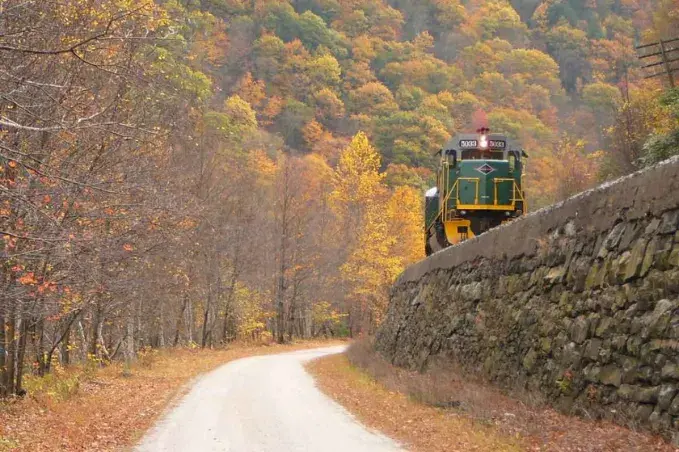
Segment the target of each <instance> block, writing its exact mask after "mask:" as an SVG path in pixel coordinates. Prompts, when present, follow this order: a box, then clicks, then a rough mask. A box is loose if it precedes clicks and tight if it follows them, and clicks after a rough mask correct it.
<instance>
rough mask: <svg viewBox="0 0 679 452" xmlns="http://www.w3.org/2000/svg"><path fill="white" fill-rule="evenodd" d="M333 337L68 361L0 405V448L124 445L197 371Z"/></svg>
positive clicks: (320, 343)
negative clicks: (89, 364) (100, 361)
mask: <svg viewBox="0 0 679 452" xmlns="http://www.w3.org/2000/svg"><path fill="white" fill-rule="evenodd" d="M337 343H339V342H335V341H333V342H330V341H309V342H300V343H293V344H289V345H270V346H248V345H243V344H237V345H233V346H231V347H229V348H228V349H226V350H199V349H195V350H190V349H176V350H166V351H161V352H158V351H156V352H150V353H147V354H146V355H143V356H142V357H141V358H140V359H139V361H138V362H137V363H136V364H135V365H134V366H133V367H132V368H131V369H124V368H123V366H122V365H121V364H117V363H116V364H112V365H111V366H108V367H105V368H101V369H92V368H90V369H87V368H83V367H75V366H74V367H73V368H69V369H65V370H57V371H56V372H55V373H54V374H52V375H50V376H48V377H46V378H40V379H39V378H28V379H27V384H26V387H27V389H28V391H29V395H28V396H27V397H26V398H24V399H20V400H14V401H10V402H3V403H0V451H5V450H17V451H22V450H26V451H28V450H30V451H46V450H50V451H53V450H69V451H71V450H77V451H89V450H91V451H95V450H96V451H109V450H120V449H124V448H126V447H129V446H131V445H133V444H134V443H135V442H136V441H138V440H139V439H140V438H141V436H142V435H143V434H144V432H146V430H148V428H150V427H151V426H152V425H153V423H154V422H155V420H156V419H157V418H158V416H159V415H160V414H162V413H163V412H164V410H165V409H166V408H167V407H168V405H169V404H170V403H171V402H172V401H173V400H174V399H175V398H176V397H177V396H178V395H180V394H181V391H182V390H183V389H185V388H187V383H189V382H190V381H191V380H192V379H193V378H195V377H197V376H198V375H200V374H203V373H205V372H208V371H210V370H213V369H215V368H216V367H219V366H220V365H222V364H224V363H227V362H229V361H233V360H235V359H239V358H244V357H248V356H255V355H266V354H274V353H283V352H288V351H294V350H301V349H308V348H316V347H324V346H330V345H335V344H337Z"/></svg>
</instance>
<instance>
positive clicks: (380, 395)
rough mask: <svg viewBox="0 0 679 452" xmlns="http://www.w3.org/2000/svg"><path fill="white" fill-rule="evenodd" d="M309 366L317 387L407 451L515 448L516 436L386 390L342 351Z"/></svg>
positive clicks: (464, 450) (516, 449) (518, 445)
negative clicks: (354, 364) (359, 368)
mask: <svg viewBox="0 0 679 452" xmlns="http://www.w3.org/2000/svg"><path fill="white" fill-rule="evenodd" d="M307 368H308V370H309V371H310V372H311V373H312V374H313V375H314V376H315V377H316V381H317V383H318V385H319V386H320V388H321V389H322V390H323V391H324V392H326V393H327V394H329V395H330V396H331V397H333V398H334V399H335V400H337V401H338V402H339V403H340V404H342V405H344V406H345V407H346V408H347V409H348V410H349V411H351V412H352V413H354V414H355V415H356V416H357V417H358V419H359V420H360V421H361V422H363V423H364V424H366V425H367V426H369V427H371V428H375V429H377V430H380V431H381V432H383V433H384V434H386V435H387V436H390V437H392V438H394V439H395V440H397V441H399V442H401V443H402V444H404V445H405V446H406V447H407V448H408V449H409V450H412V451H422V452H425V451H426V452H437V451H441V452H443V451H446V452H453V451H460V452H466V451H494V452H495V451H518V450H521V443H520V441H518V440H517V439H516V438H511V437H508V436H504V435H501V434H498V432H497V431H496V430H495V429H493V428H491V427H490V426H488V425H483V424H482V423H478V422H474V421H473V420H471V419H469V418H467V417H465V416H461V415H458V414H457V413H453V412H447V411H445V410H442V409H438V408H434V407H431V406H427V405H424V404H421V403H418V402H416V401H414V400H413V399H411V398H409V397H408V396H406V395H405V394H403V393H401V392H397V391H393V390H389V389H387V388H386V387H385V386H384V385H382V384H380V383H378V382H376V381H375V380H373V379H372V378H370V377H368V376H367V375H366V374H365V373H363V372H361V371H360V370H358V369H357V368H356V367H354V366H352V365H351V364H350V363H349V360H348V359H347V356H346V355H333V356H330V357H327V358H321V359H318V360H315V361H312V362H311V363H309V364H308V365H307Z"/></svg>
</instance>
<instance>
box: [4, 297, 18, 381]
mask: <svg viewBox="0 0 679 452" xmlns="http://www.w3.org/2000/svg"><path fill="white" fill-rule="evenodd" d="M16 318H17V316H16V302H15V305H14V309H12V311H10V317H9V322H7V373H6V375H5V387H6V388H7V394H14V375H15V373H14V372H15V368H16V352H17V350H16V349H17V344H16V326H17V325H16Z"/></svg>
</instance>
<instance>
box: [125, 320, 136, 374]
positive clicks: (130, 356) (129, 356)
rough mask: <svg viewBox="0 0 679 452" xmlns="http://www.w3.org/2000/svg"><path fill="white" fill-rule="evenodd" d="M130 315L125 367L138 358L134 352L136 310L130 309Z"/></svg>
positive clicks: (126, 333)
mask: <svg viewBox="0 0 679 452" xmlns="http://www.w3.org/2000/svg"><path fill="white" fill-rule="evenodd" d="M130 311H131V312H130V313H129V314H128V316H127V325H126V327H127V328H126V332H125V345H124V355H125V365H126V366H130V365H131V364H132V362H133V361H134V360H135V358H136V354H135V350H134V320H135V318H134V308H132V307H130Z"/></svg>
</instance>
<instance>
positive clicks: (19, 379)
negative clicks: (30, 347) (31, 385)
mask: <svg viewBox="0 0 679 452" xmlns="http://www.w3.org/2000/svg"><path fill="white" fill-rule="evenodd" d="M20 322H21V323H20V327H19V348H18V350H17V364H16V367H17V370H16V382H15V384H14V393H15V394H21V392H22V389H23V388H22V387H21V386H22V383H23V377H24V357H25V356H26V339H27V337H28V319H22V320H21V321H20Z"/></svg>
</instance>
